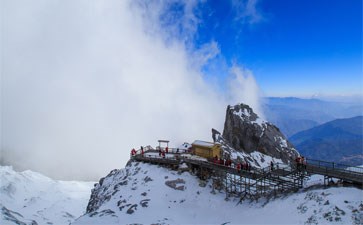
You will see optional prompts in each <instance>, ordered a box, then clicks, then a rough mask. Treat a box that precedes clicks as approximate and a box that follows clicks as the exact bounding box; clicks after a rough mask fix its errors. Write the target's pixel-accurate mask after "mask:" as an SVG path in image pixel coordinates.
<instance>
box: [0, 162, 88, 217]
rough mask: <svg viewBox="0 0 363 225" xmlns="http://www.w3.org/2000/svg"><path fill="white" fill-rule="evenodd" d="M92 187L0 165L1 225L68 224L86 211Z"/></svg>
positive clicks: (85, 183) (86, 183) (83, 183)
mask: <svg viewBox="0 0 363 225" xmlns="http://www.w3.org/2000/svg"><path fill="white" fill-rule="evenodd" d="M93 185H94V183H93V182H79V181H56V180H52V179H50V178H48V177H46V176H43V175H42V174H39V173H36V172H33V171H24V172H16V171H14V170H13V169H12V167H9V166H0V210H1V211H0V224H69V223H70V222H72V221H74V220H75V219H76V218H77V217H79V216H80V215H82V214H83V213H84V212H85V210H86V206H87V202H88V200H89V196H90V194H91V189H92V187H93Z"/></svg>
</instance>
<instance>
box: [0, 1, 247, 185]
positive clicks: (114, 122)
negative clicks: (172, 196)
mask: <svg viewBox="0 0 363 225" xmlns="http://www.w3.org/2000/svg"><path fill="white" fill-rule="evenodd" d="M155 2H156V3H157V4H156V3H155V4H149V5H145V4H142V2H141V3H140V2H138V4H135V2H133V1H126V0H125V1H88V0H87V1H86V0H84V1H45V0H44V1H41V0H38V1H31V2H29V1H2V3H1V4H2V5H1V8H2V11H3V13H2V27H1V30H2V39H1V46H2V56H3V57H2V59H1V67H2V83H1V91H2V96H1V104H2V105H1V122H2V124H1V135H2V136H1V139H2V143H1V144H2V145H1V149H2V152H1V155H0V156H1V157H2V159H0V161H1V160H3V161H5V162H7V163H11V164H13V165H15V166H17V167H18V168H19V169H28V168H31V169H33V170H37V171H41V172H43V173H46V174H48V175H50V176H53V177H57V178H63V179H69V178H72V179H79V178H82V179H95V178H98V177H101V176H104V175H105V174H106V173H107V172H108V171H109V170H111V169H113V168H120V167H123V166H124V165H125V163H126V161H127V160H128V158H129V153H130V149H131V148H133V147H139V146H140V145H149V144H151V145H156V144H157V143H156V141H157V140H158V139H159V138H165V139H170V140H171V141H172V145H177V144H179V143H180V142H183V141H193V140H194V139H206V140H209V139H211V138H210V136H211V134H210V129H211V128H212V127H214V128H217V129H219V130H222V126H223V122H224V121H223V120H224V112H225V107H226V96H224V95H220V93H217V92H216V91H214V87H213V86H212V85H211V84H209V83H207V82H206V81H204V80H203V74H202V73H201V72H200V68H201V67H202V64H204V63H206V62H207V61H208V60H209V59H211V58H213V57H214V56H215V55H217V54H219V48H218V45H217V43H214V42H211V43H209V44H206V45H205V48H201V49H199V50H195V49H191V47H190V46H189V45H188V43H187V41H186V39H185V38H180V36H183V35H184V33H182V34H180V33H178V32H177V31H175V29H174V28H171V27H169V28H170V29H166V31H165V30H163V28H164V27H163V24H162V23H161V21H160V17H159V15H160V14H161V13H163V12H164V11H163V10H164V9H165V8H166V6H165V5H163V3H162V2H160V1H155ZM193 7H197V4H196V3H195V2H192V3H190V5H189V4H186V5H185V10H184V12H185V13H183V16H185V19H183V20H182V22H181V25H180V24H176V26H183V27H185V28H183V30H184V31H185V35H187V36H189V37H188V38H191V37H192V36H193V32H196V30H195V29H196V28H195V26H197V24H198V19H197V17H196V16H195V15H194V14H193ZM145 8H147V10H146V11H145ZM173 32H176V33H173ZM207 47H210V48H207ZM246 82H249V80H248V79H247V80H246ZM235 88H236V89H237V87H235ZM245 94H248V93H247V92H245ZM238 102H240V100H238Z"/></svg>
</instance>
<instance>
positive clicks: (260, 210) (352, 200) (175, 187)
mask: <svg viewBox="0 0 363 225" xmlns="http://www.w3.org/2000/svg"><path fill="white" fill-rule="evenodd" d="M322 179H323V178H322V177H320V176H313V177H312V178H311V179H310V180H307V181H306V182H305V184H304V186H305V188H304V189H302V190H300V191H299V192H297V193H293V194H287V195H281V196H277V197H274V198H260V199H259V200H258V201H250V200H245V201H243V202H239V201H240V199H239V198H237V197H232V196H226V193H225V192H224V191H223V190H216V189H214V188H213V185H212V182H211V181H202V180H199V179H198V178H197V177H196V176H194V175H193V174H191V173H189V172H187V171H186V172H181V171H179V172H178V171H175V170H170V169H168V168H164V167H160V166H157V165H151V164H146V163H140V162H132V163H129V165H128V166H127V167H126V168H125V169H120V170H114V171H112V172H111V173H110V174H109V175H108V176H106V177H105V178H102V179H101V180H100V182H99V183H98V184H97V185H96V186H95V188H94V189H93V191H92V196H91V199H90V202H89V204H88V207H87V213H86V214H85V215H84V216H82V217H80V218H78V219H77V220H76V221H75V222H74V223H72V224H117V223H118V224H228V223H231V224H362V222H363V199H362V190H361V189H357V188H353V187H331V188H325V187H323V186H322V185H321V184H322V182H323V181H322Z"/></svg>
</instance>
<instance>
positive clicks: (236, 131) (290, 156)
mask: <svg viewBox="0 0 363 225" xmlns="http://www.w3.org/2000/svg"><path fill="white" fill-rule="evenodd" d="M212 137H213V140H214V141H215V142H217V143H220V144H221V145H222V148H223V151H224V154H226V155H228V158H232V159H233V160H236V159H237V158H240V159H241V160H244V161H247V162H249V163H250V164H251V165H252V167H257V168H263V167H265V166H267V163H270V161H273V162H274V163H284V164H292V163H293V162H294V160H295V159H296V157H297V156H298V155H299V153H298V152H297V151H296V149H295V148H294V146H293V145H292V144H291V143H290V142H289V141H288V140H287V139H286V137H285V136H284V135H283V134H282V133H281V132H280V130H279V129H278V128H277V127H276V126H275V125H273V124H272V123H270V122H267V121H265V120H263V119H261V118H260V117H259V116H258V115H257V114H256V113H254V112H253V110H252V108H251V107H249V106H248V105H245V104H238V105H235V106H228V107H227V110H226V119H225V123H224V129H223V135H222V134H221V133H220V132H219V131H217V130H215V129H212Z"/></svg>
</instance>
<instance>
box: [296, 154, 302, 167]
mask: <svg viewBox="0 0 363 225" xmlns="http://www.w3.org/2000/svg"><path fill="white" fill-rule="evenodd" d="M300 160H301V158H300V156H298V157H296V159H295V162H296V168H297V169H298V170H300Z"/></svg>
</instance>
